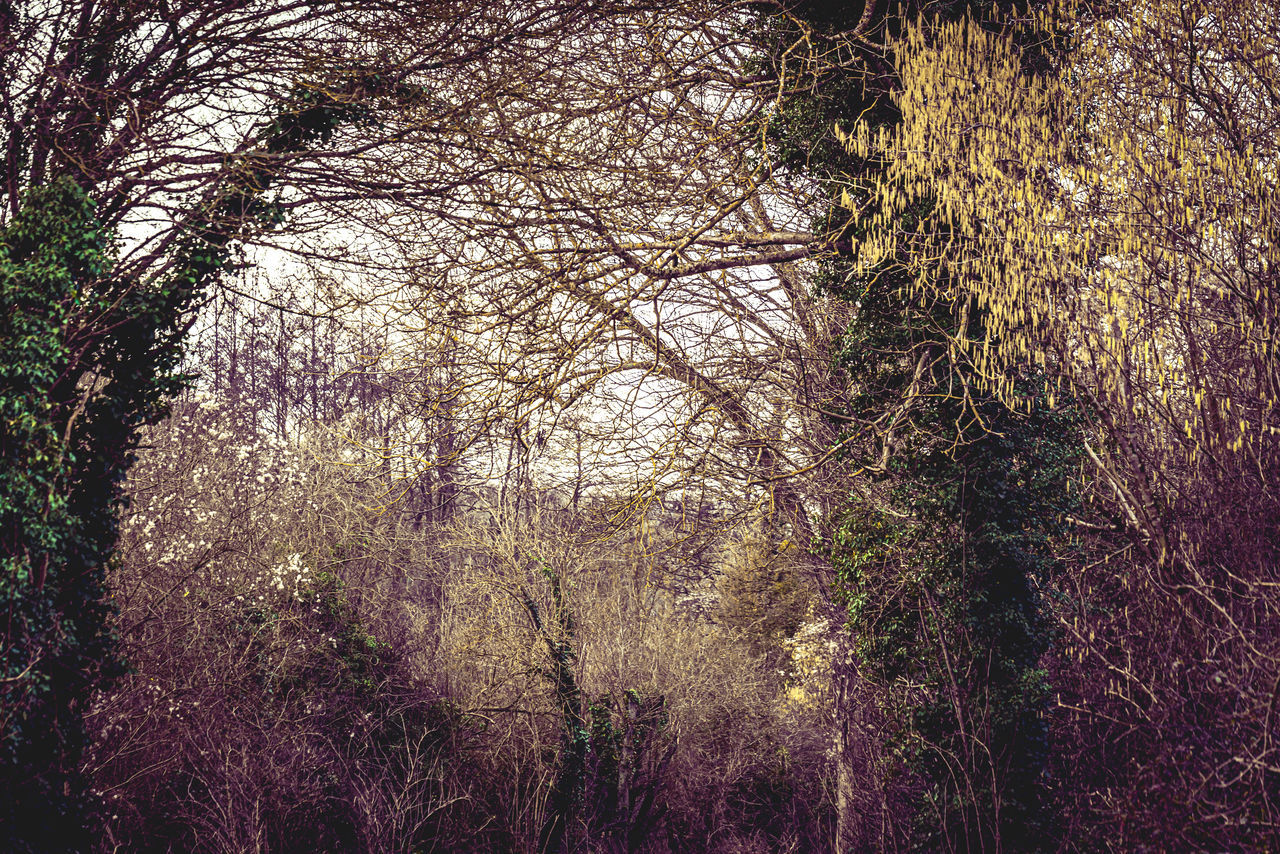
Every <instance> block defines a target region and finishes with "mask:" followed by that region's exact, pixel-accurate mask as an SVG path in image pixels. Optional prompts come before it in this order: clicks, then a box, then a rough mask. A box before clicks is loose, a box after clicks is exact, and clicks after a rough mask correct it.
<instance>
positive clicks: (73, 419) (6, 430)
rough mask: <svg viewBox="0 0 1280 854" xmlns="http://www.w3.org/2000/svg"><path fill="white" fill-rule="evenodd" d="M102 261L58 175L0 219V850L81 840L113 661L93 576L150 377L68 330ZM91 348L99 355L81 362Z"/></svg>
mask: <svg viewBox="0 0 1280 854" xmlns="http://www.w3.org/2000/svg"><path fill="white" fill-rule="evenodd" d="M109 266H110V252H109V246H108V242H107V238H106V236H105V235H104V234H103V232H102V230H101V228H100V227H99V226H98V224H97V221H96V219H95V217H94V211H93V206H92V204H91V203H90V202H89V201H88V199H87V198H86V197H85V195H84V193H83V192H81V191H80V190H79V188H77V187H75V186H74V185H73V184H71V183H69V182H60V183H56V184H53V185H50V186H48V187H43V188H39V189H37V190H33V191H31V192H30V193H28V194H27V196H26V197H25V199H24V202H23V205H22V207H21V209H20V211H19V213H18V215H17V216H15V217H14V219H13V220H12V222H11V223H10V224H9V225H8V227H7V228H6V229H5V230H4V231H3V233H0V295H2V296H0V304H2V305H3V307H4V311H3V312H2V313H0V454H2V455H3V461H2V462H0V610H2V612H3V613H2V615H0V620H3V625H4V631H3V635H2V636H0V644H3V646H2V647H0V715H3V717H0V780H3V781H4V783H3V784H2V788H0V803H3V806H0V826H3V827H4V828H6V830H5V834H6V836H7V841H8V842H9V843H10V845H9V850H36V849H35V848H34V847H33V845H32V844H31V843H29V842H28V841H27V840H28V839H32V840H35V839H45V840H59V841H65V842H66V843H67V844H68V845H71V846H77V845H80V844H82V842H83V840H82V839H80V838H78V837H75V829H76V828H78V827H79V826H80V824H81V821H80V816H79V815H78V813H77V800H78V795H79V794H80V793H79V792H78V791H75V790H74V788H72V787H71V786H70V784H69V783H68V782H67V781H68V778H69V777H70V775H71V774H72V773H73V771H74V769H75V766H76V762H77V761H78V758H79V754H80V750H81V748H82V743H83V733H82V729H81V726H80V713H81V709H82V706H81V704H82V703H83V701H84V698H85V696H86V694H87V691H88V689H89V687H90V686H91V685H92V684H93V683H94V681H95V680H96V679H98V678H99V677H100V676H103V675H107V674H109V673H111V672H112V670H113V661H112V658H111V653H110V650H111V639H110V637H109V635H108V633H107V631H106V629H105V618H106V615H107V611H108V609H107V605H106V603H104V602H103V601H102V599H103V597H102V579H103V571H104V567H105V564H106V560H107V557H108V555H109V553H110V549H111V546H112V544H113V543H114V540H115V535H116V516H115V513H116V511H117V509H118V507H119V504H120V492H119V485H120V481H121V478H122V477H123V474H124V469H125V467H126V466H127V464H128V453H129V439H130V437H131V435H132V431H131V428H132V426H133V425H134V424H136V423H137V420H138V419H137V417H136V416H135V417H134V418H132V419H127V418H121V415H122V412H121V410H122V409H124V408H126V407H129V406H130V405H131V404H134V403H135V401H138V400H142V401H146V400H148V398H149V396H150V395H154V393H155V391H156V389H155V385H154V384H153V383H149V382H148V380H151V379H153V378H152V377H149V376H147V374H146V373H145V372H143V371H140V370H139V368H140V366H139V365H137V363H136V362H135V361H134V360H133V359H131V358H130V355H131V354H130V353H128V352H121V350H120V348H119V346H118V342H116V341H105V342H100V343H98V345H97V350H98V353H93V354H89V353H86V352H85V348H84V347H83V345H82V341H81V340H77V338H76V336H74V334H72V335H69V334H68V332H69V331H70V330H74V328H75V324H76V323H77V322H78V321H82V320H83V318H84V317H86V316H92V315H93V314H95V313H97V312H100V311H102V310H103V309H104V308H105V307H106V306H104V304H103V303H104V301H103V299H102V297H101V296H100V294H101V292H102V289H101V282H102V278H103V276H104V275H105V274H106V271H107V270H108V268H109ZM95 355H97V356H99V358H97V359H95V360H94V361H97V362H98V363H99V364H101V369H100V370H99V371H98V372H96V373H95V374H92V375H90V374H88V371H87V369H86V361H87V359H93V357H94V356H95ZM103 356H105V357H106V358H102V357H103ZM139 373H141V376H138V375H137V374H139ZM90 383H93V384H95V385H96V386H97V387H98V388H101V389H103V390H102V391H99V392H97V393H96V394H95V393H94V388H93V387H88V386H89V385H90ZM150 399H154V397H150ZM28 834H30V835H28Z"/></svg>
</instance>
